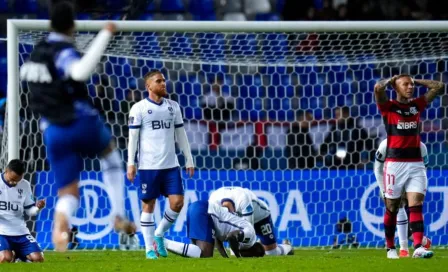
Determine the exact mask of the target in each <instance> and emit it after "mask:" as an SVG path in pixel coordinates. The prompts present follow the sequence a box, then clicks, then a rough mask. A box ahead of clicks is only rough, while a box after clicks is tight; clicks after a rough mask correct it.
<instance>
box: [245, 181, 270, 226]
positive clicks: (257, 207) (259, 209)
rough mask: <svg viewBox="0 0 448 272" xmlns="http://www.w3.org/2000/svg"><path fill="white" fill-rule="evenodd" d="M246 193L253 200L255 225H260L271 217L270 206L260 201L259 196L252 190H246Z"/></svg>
mask: <svg viewBox="0 0 448 272" xmlns="http://www.w3.org/2000/svg"><path fill="white" fill-rule="evenodd" d="M244 190H245V191H246V193H247V194H248V195H249V197H250V198H251V200H252V206H253V208H254V223H258V222H260V221H261V220H263V219H265V218H266V217H268V216H271V211H270V210H269V206H268V204H266V202H264V201H263V200H261V199H259V198H258V196H257V195H256V194H255V193H254V192H252V191H251V190H249V189H247V188H244Z"/></svg>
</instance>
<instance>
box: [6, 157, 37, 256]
mask: <svg viewBox="0 0 448 272" xmlns="http://www.w3.org/2000/svg"><path fill="white" fill-rule="evenodd" d="M24 173H25V164H24V163H23V162H22V161H20V160H11V161H10V162H9V163H8V165H7V166H6V170H5V172H4V173H2V174H1V177H0V179H1V181H0V263H10V262H13V261H15V259H16V258H17V259H20V260H21V261H23V262H43V261H44V255H43V253H42V250H41V249H40V247H39V244H38V243H37V242H36V240H35V239H34V237H33V236H32V235H31V234H30V231H29V230H28V228H27V227H26V223H25V220H24V218H23V212H26V213H27V214H28V215H29V216H34V215H36V214H37V213H38V212H39V211H40V210H41V209H42V208H44V207H45V200H39V201H37V202H36V203H35V202H34V200H33V194H32V192H31V186H30V183H29V182H28V181H27V180H24V179H23V174H24Z"/></svg>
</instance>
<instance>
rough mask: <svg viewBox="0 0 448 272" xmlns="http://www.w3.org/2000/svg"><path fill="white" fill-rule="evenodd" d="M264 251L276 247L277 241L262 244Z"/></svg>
mask: <svg viewBox="0 0 448 272" xmlns="http://www.w3.org/2000/svg"><path fill="white" fill-rule="evenodd" d="M263 247H264V250H265V251H269V250H273V249H275V248H276V247H277V243H273V244H270V245H263Z"/></svg>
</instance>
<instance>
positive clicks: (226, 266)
mask: <svg viewBox="0 0 448 272" xmlns="http://www.w3.org/2000/svg"><path fill="white" fill-rule="evenodd" d="M434 253H435V256H434V257H433V258H432V259H429V260H428V259H412V258H406V259H399V260H388V259H386V251H385V250H379V249H351V250H350V249H343V250H319V249H316V250H296V251H295V255H293V256H284V257H264V258H258V259H256V258H254V259H252V258H251V259H247V258H246V259H236V258H235V257H232V258H230V259H224V258H222V257H221V256H218V255H219V253H218V252H215V257H214V258H211V259H187V258H182V257H179V256H176V255H174V254H172V253H171V254H170V255H169V257H168V258H163V259H159V260H146V259H145V255H144V252H143V251H127V252H126V251H100V250H98V251H73V252H68V253H55V252H50V251H49V252H45V263H42V264H30V263H15V264H0V271H2V272H3V271H15V272H18V271H26V272H34V271H49V272H59V271H62V272H68V271H77V272H84V271H95V272H106V271H116V272H118V271H132V272H137V271H173V272H180V271H195V272H197V271H227V272H236V271H251V272H259V271H300V272H303V271H332V272H334V271H344V272H349V271H356V272H368V271H369V272H370V271H393V272H397V271H431V272H434V271H448V249H436V250H434Z"/></svg>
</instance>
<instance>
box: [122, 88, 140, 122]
mask: <svg viewBox="0 0 448 272" xmlns="http://www.w3.org/2000/svg"><path fill="white" fill-rule="evenodd" d="M140 100H142V92H141V91H139V90H129V91H128V92H127V93H126V100H123V101H121V102H120V111H121V113H123V114H124V115H125V116H127V115H128V113H129V111H130V110H131V108H132V106H133V105H134V104H135V103H137V102H138V101H140ZM125 123H126V122H125Z"/></svg>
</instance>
